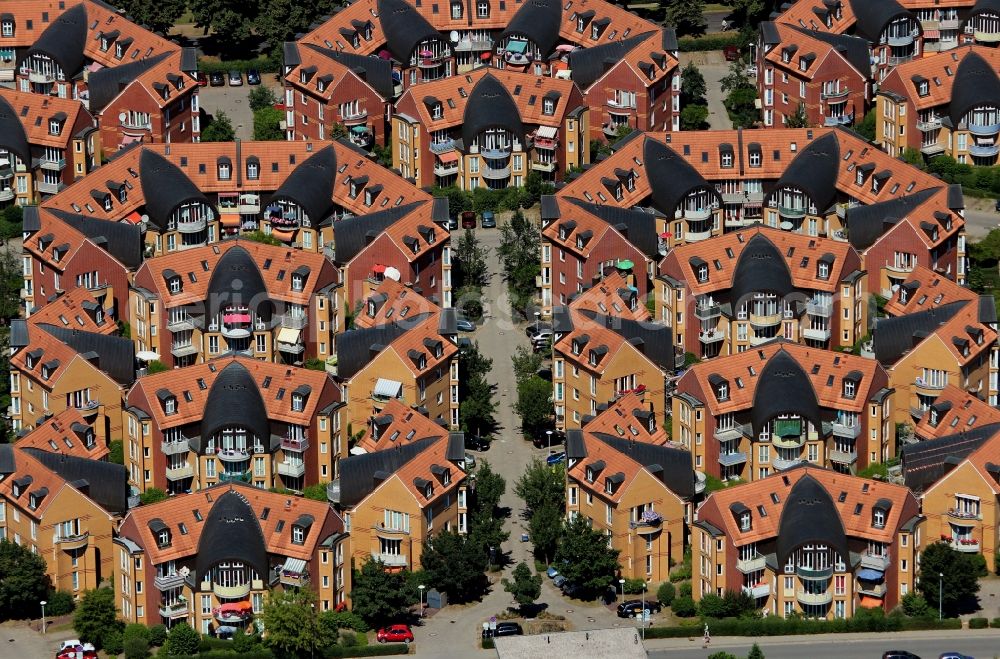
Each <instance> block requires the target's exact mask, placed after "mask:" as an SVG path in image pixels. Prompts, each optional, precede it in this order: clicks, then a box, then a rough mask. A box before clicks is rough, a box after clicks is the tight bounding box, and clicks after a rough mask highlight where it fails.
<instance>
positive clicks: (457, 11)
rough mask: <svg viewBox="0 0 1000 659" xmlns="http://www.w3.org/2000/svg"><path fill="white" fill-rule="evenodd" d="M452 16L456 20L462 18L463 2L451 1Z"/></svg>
mask: <svg viewBox="0 0 1000 659" xmlns="http://www.w3.org/2000/svg"><path fill="white" fill-rule="evenodd" d="M451 17H452V19H454V20H458V19H460V18H462V3H461V2H453V3H451Z"/></svg>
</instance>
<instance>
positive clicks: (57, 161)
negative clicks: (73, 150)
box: [38, 156, 66, 171]
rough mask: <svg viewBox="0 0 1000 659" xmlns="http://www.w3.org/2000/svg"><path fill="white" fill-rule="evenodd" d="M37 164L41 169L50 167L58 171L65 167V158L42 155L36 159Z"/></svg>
mask: <svg viewBox="0 0 1000 659" xmlns="http://www.w3.org/2000/svg"><path fill="white" fill-rule="evenodd" d="M38 165H39V167H41V168H42V169H50V170H53V171H60V170H61V169H63V168H64V167H66V159H65V158H49V157H48V156H42V157H41V158H39V159H38Z"/></svg>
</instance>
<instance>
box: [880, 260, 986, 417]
mask: <svg viewBox="0 0 1000 659" xmlns="http://www.w3.org/2000/svg"><path fill="white" fill-rule="evenodd" d="M885 310H886V314H887V316H888V317H887V318H880V319H878V320H877V321H876V323H875V327H874V329H873V330H872V339H873V344H874V345H873V351H874V356H875V358H876V359H877V360H878V361H879V362H880V363H881V364H882V365H883V366H884V367H885V368H886V370H887V371H888V372H889V381H890V383H891V386H892V388H893V389H894V390H895V394H894V398H895V404H894V406H893V407H894V416H895V420H896V422H898V423H903V422H911V423H913V422H916V421H921V420H922V418H923V417H924V415H927V414H931V415H932V416H934V417H937V416H938V412H940V411H941V410H940V407H939V408H935V407H934V405H935V403H937V401H938V397H939V396H940V395H941V393H942V392H943V391H944V389H945V388H946V387H948V386H949V385H952V386H956V387H959V388H960V389H962V390H963V391H965V392H968V393H970V394H972V395H974V396H976V397H977V398H980V399H981V400H983V401H985V402H986V403H988V404H989V405H991V406H996V405H997V400H998V398H997V395H998V390H997V382H998V373H997V372H998V365H1000V354H998V349H997V313H996V304H995V302H994V300H993V297H992V296H989V295H985V296H980V295H977V294H976V293H974V292H973V291H970V290H969V289H967V288H964V287H962V286H959V285H957V284H955V283H954V282H953V281H951V280H949V279H948V278H947V277H944V276H942V275H940V274H937V273H935V272H932V271H930V270H927V269H926V268H920V267H918V268H914V270H913V271H912V272H911V273H910V276H909V277H908V278H907V279H906V281H905V282H903V284H901V285H900V286H899V289H898V290H897V291H894V292H892V297H891V298H890V299H889V301H888V302H887V303H886V306H885ZM941 405H945V401H943V400H942V401H941ZM935 409H937V411H935ZM935 425H936V424H935Z"/></svg>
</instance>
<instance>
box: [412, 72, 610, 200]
mask: <svg viewBox="0 0 1000 659" xmlns="http://www.w3.org/2000/svg"><path fill="white" fill-rule="evenodd" d="M588 122H589V115H588V113H587V107H586V106H585V105H584V99H583V94H582V92H581V91H580V88H579V87H577V86H576V84H575V83H574V82H572V81H571V80H563V79H558V78H546V77H542V76H537V75H532V74H530V73H516V72H514V71H499V70H496V69H486V68H483V69H480V70H478V71H473V72H470V73H466V74H465V75H462V76H452V77H448V78H443V79H441V80H437V81H434V82H432V83H426V84H422V85H420V86H418V87H415V88H411V89H409V90H407V91H406V92H404V93H403V95H402V96H401V97H400V99H399V101H397V103H396V114H395V115H394V116H393V119H392V126H393V130H392V146H393V149H392V157H393V162H392V164H393V167H394V168H395V169H397V170H399V171H400V172H402V174H403V176H405V177H407V178H409V177H411V176H412V177H413V178H414V179H415V180H416V182H417V184H418V185H420V186H439V187H447V186H450V185H457V186H458V187H460V188H462V189H463V190H475V189H476V188H479V187H483V188H490V189H494V190H496V189H503V188H506V187H508V186H515V187H520V186H523V185H524V181H525V178H526V177H527V175H528V173H529V172H533V171H534V172H538V173H539V174H540V175H541V176H542V178H543V179H544V180H547V181H552V182H554V181H555V180H556V179H557V178H561V175H562V174H563V173H564V172H565V171H566V170H568V169H571V168H578V167H582V166H583V165H584V164H586V163H589V162H590V138H589V135H588ZM431 165H432V166H431Z"/></svg>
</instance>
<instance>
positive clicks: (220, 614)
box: [212, 585, 253, 624]
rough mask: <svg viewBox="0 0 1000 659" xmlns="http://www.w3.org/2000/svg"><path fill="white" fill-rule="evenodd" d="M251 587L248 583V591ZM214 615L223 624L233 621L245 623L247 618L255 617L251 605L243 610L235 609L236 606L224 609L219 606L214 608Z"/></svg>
mask: <svg viewBox="0 0 1000 659" xmlns="http://www.w3.org/2000/svg"><path fill="white" fill-rule="evenodd" d="M249 589H250V586H249V585H247V591H248V592H249ZM215 592H216V593H218V591H215ZM239 597H241V596H240V595H238V596H237V598H239ZM212 615H214V616H215V619H216V620H218V621H219V622H221V623H223V624H233V623H237V624H238V623H243V622H246V621H247V620H250V619H252V618H253V609H251V608H250V607H249V605H247V608H245V609H241V610H237V609H234V608H226V609H223V608H222V607H221V606H220V607H218V608H216V609H212Z"/></svg>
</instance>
